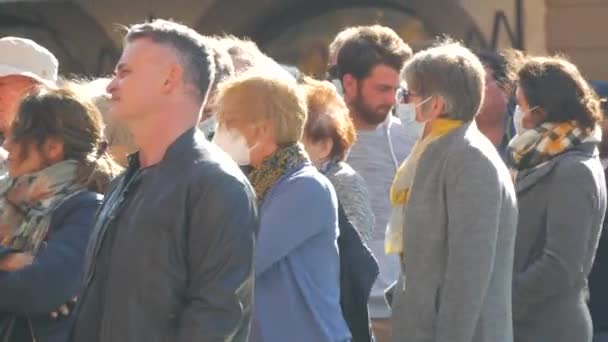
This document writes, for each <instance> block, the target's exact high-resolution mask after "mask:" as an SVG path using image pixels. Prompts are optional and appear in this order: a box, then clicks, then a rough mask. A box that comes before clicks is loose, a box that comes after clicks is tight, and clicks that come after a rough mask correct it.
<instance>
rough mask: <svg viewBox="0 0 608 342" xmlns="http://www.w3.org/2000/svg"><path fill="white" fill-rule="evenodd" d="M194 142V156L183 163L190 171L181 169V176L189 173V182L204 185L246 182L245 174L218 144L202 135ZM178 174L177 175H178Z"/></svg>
mask: <svg viewBox="0 0 608 342" xmlns="http://www.w3.org/2000/svg"><path fill="white" fill-rule="evenodd" d="M197 138H199V139H198V141H197V142H196V146H195V150H196V151H195V152H196V156H195V158H194V160H193V161H191V162H190V163H188V165H185V167H188V168H189V169H190V172H187V171H186V170H183V174H182V175H183V176H186V175H187V174H189V176H190V178H191V179H190V180H189V181H190V182H191V183H195V184H197V183H198V184H204V185H205V186H214V185H217V186H226V185H227V184H234V185H237V184H241V185H243V184H248V181H247V178H246V177H245V174H244V173H243V172H242V171H241V169H240V168H239V166H238V165H237V164H236V163H235V162H234V160H232V158H230V156H229V155H228V154H226V153H225V152H224V151H222V150H221V149H220V148H219V147H218V146H216V145H215V144H213V143H212V142H210V141H208V140H207V139H206V138H204V137H202V136H201V137H197ZM178 176H179V175H178Z"/></svg>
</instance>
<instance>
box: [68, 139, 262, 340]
mask: <svg viewBox="0 0 608 342" xmlns="http://www.w3.org/2000/svg"><path fill="white" fill-rule="evenodd" d="M256 207H257V205H256V200H255V196H254V194H253V189H252V188H251V186H250V185H249V183H248V181H247V180H246V178H245V176H244V175H243V173H242V172H241V171H240V170H239V168H238V167H237V165H236V164H235V163H234V162H233V161H232V160H231V159H230V158H229V157H228V156H227V155H226V154H225V153H223V152H221V151H220V150H219V148H217V147H216V146H214V145H212V144H211V143H210V142H208V141H207V140H206V139H205V137H204V136H203V134H202V133H201V132H199V131H198V130H197V129H192V130H189V131H187V132H186V133H184V134H183V135H182V136H181V137H180V138H178V139H177V141H176V142H175V143H174V144H173V145H172V146H171V147H170V148H169V149H168V150H167V152H166V154H165V157H164V159H163V160H162V161H161V162H160V163H159V164H156V165H154V166H151V167H147V168H144V169H141V168H140V167H139V163H138V158H137V156H135V157H134V158H131V164H130V166H129V168H128V169H127V171H126V173H125V175H124V176H121V177H120V178H119V179H118V180H117V181H116V182H115V185H114V186H113V187H112V190H111V191H110V192H109V193H108V195H107V196H106V200H105V201H104V203H103V205H102V208H101V210H100V212H99V215H98V218H97V223H96V227H95V230H94V235H93V238H92V240H91V243H90V245H89V251H88V256H87V268H86V270H87V271H86V273H85V288H84V291H83V294H82V298H81V300H80V304H79V308H78V314H79V316H78V319H77V322H76V327H75V330H74V333H73V335H72V340H73V341H75V342H96V341H99V342H123V341H124V342H127V341H128V342H155V341H159V342H160V341H163V342H164V341H172V342H182V341H206V342H212V341H222V342H224V341H245V340H246V338H247V333H248V330H249V321H250V310H251V301H252V295H253V292H252V291H253V266H252V265H253V247H254V232H255V231H256V230H257V226H258V217H257V209H256Z"/></svg>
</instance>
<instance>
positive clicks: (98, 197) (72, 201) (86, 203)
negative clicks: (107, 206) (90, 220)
mask: <svg viewBox="0 0 608 342" xmlns="http://www.w3.org/2000/svg"><path fill="white" fill-rule="evenodd" d="M102 201H103V195H102V194H100V193H97V192H93V191H88V190H83V191H80V192H78V193H76V194H74V195H73V196H71V197H69V198H68V199H66V200H65V202H63V203H62V204H61V205H60V206H59V207H58V208H57V210H58V211H59V210H69V209H73V208H75V207H76V208H86V207H97V206H99V205H100V204H101V202H102Z"/></svg>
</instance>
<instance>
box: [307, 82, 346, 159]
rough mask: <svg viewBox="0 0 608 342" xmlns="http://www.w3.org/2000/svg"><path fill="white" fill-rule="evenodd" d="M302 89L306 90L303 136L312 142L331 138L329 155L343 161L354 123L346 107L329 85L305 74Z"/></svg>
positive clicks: (331, 85)
mask: <svg viewBox="0 0 608 342" xmlns="http://www.w3.org/2000/svg"><path fill="white" fill-rule="evenodd" d="M302 88H303V90H304V91H305V93H306V103H307V105H308V120H307V121H306V126H305V129H304V134H305V136H306V137H307V138H308V139H310V140H311V141H313V142H318V141H320V140H323V139H328V138H329V139H331V140H332V142H333V147H332V150H331V152H330V156H331V157H332V158H338V159H339V160H344V159H345V157H346V151H347V150H348V149H349V148H350V147H351V146H352V145H353V144H354V143H355V139H356V133H355V125H354V124H353V121H352V119H351V117H350V115H349V111H348V107H347V106H346V103H344V100H343V99H342V97H341V96H340V95H339V94H338V92H337V91H336V89H335V87H334V86H333V84H331V83H329V82H327V81H317V80H314V79H312V78H309V77H305V78H304V79H303V82H302Z"/></svg>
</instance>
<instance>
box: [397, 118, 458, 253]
mask: <svg viewBox="0 0 608 342" xmlns="http://www.w3.org/2000/svg"><path fill="white" fill-rule="evenodd" d="M462 124H463V122H462V121H460V120H452V119H435V120H433V121H432V122H430V123H429V125H430V127H429V132H428V134H427V135H426V136H425V137H423V138H421V139H419V140H418V141H417V142H416V144H415V145H414V148H413V149H412V152H411V153H410V155H409V156H408V157H407V159H405V161H404V162H403V164H401V166H400V167H399V170H398V171H397V174H396V175H395V179H394V180H393V184H392V186H391V194H390V195H391V206H392V210H391V218H390V220H389V223H388V226H387V228H386V240H385V252H386V254H400V253H403V241H404V237H403V235H404V231H405V206H406V204H407V202H408V200H409V194H410V189H411V188H412V184H413V183H414V176H415V175H416V168H417V166H418V161H419V160H420V157H421V156H422V154H423V153H424V151H425V150H426V148H427V147H428V146H429V145H430V144H431V143H432V142H434V141H436V140H437V139H439V138H441V137H442V136H444V135H446V134H448V133H450V132H451V131H453V130H455V129H457V128H459V127H460V126H462Z"/></svg>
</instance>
